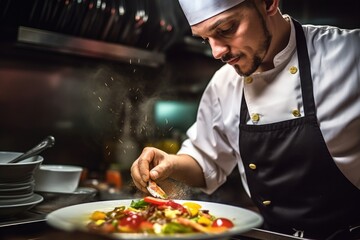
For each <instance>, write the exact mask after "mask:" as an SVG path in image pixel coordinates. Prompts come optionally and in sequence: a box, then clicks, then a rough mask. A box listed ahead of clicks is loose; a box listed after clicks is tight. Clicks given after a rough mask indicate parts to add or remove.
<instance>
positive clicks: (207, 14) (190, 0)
mask: <svg viewBox="0 0 360 240" xmlns="http://www.w3.org/2000/svg"><path fill="white" fill-rule="evenodd" d="M243 1H245V0H179V3H180V6H181V8H182V10H183V12H184V14H185V17H186V18H187V20H188V22H189V24H190V26H192V25H195V24H197V23H199V22H202V21H204V20H206V19H208V18H211V17H213V16H215V15H217V14H219V13H222V12H224V11H226V10H228V9H230V8H232V7H234V6H236V5H237V4H239V3H242V2H243Z"/></svg>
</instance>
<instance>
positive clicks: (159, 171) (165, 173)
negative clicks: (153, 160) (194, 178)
mask: <svg viewBox="0 0 360 240" xmlns="http://www.w3.org/2000/svg"><path fill="white" fill-rule="evenodd" d="M170 163H171V162H170V157H169V155H163V158H162V161H160V162H159V164H157V165H156V166H154V167H153V168H152V169H151V170H150V178H151V179H153V180H160V181H162V180H165V179H166V178H168V177H169V176H170V173H171V164H170Z"/></svg>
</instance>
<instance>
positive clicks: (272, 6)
mask: <svg viewBox="0 0 360 240" xmlns="http://www.w3.org/2000/svg"><path fill="white" fill-rule="evenodd" d="M279 1H280V0H264V2H265V6H266V12H267V13H268V15H273V14H275V13H276V12H277V10H278V7H279Z"/></svg>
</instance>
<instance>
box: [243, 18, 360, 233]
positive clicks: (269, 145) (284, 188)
mask: <svg viewBox="0 0 360 240" xmlns="http://www.w3.org/2000/svg"><path fill="white" fill-rule="evenodd" d="M294 24H295V30H296V45H297V52H298V59H299V71H300V79H301V89H302V98H303V104H304V112H305V116H303V117H300V118H296V119H293V120H287V121H283V122H277V123H272V124H265V125H247V124H246V121H247V119H248V117H249V113H248V109H247V106H246V101H245V97H244V94H243V98H242V104H241V110H240V126H239V128H240V136H239V145H240V146H239V147H240V154H241V157H242V160H243V162H244V167H245V174H246V177H247V182H248V185H249V189H250V193H251V198H252V200H253V201H254V203H255V205H256V206H257V207H258V208H259V211H260V213H261V214H262V216H263V217H264V226H263V227H264V228H265V229H268V230H271V231H277V232H282V233H285V234H293V233H294V231H295V230H301V231H304V237H310V238H315V239H325V238H328V237H329V236H330V235H332V234H333V233H334V232H335V231H337V230H340V231H341V232H342V233H343V232H345V233H344V234H345V235H346V238H343V237H344V236H345V235H344V236H343V237H342V238H343V239H350V238H348V237H349V235H348V234H349V230H348V229H349V226H352V225H358V224H359V223H360V190H359V189H358V188H356V187H355V186H354V185H353V184H352V183H351V182H350V181H349V180H348V179H347V178H346V177H345V176H344V175H343V174H342V173H341V171H340V170H339V169H338V167H337V166H336V164H335V163H334V160H333V158H332V157H331V155H330V153H329V151H328V149H327V146H326V144H325V140H324V138H323V136H322V133H321V131H320V128H319V125H318V122H317V119H316V114H315V104H314V97H313V87H312V77H311V71H310V61H309V56H308V52H307V47H306V40H305V35H304V32H303V29H302V26H301V25H300V24H299V23H298V22H296V21H295V20H294ZM359 174H360V173H359ZM342 229H345V230H344V231H342ZM334 239H335V238H334ZM354 239H355V238H354Z"/></svg>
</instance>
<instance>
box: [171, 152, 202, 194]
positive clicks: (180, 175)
mask: <svg viewBox="0 0 360 240" xmlns="http://www.w3.org/2000/svg"><path fill="white" fill-rule="evenodd" d="M173 164H174V165H173V170H174V171H173V174H172V175H171V177H172V178H173V179H175V180H178V181H181V182H183V183H185V184H187V185H189V186H192V187H205V179H204V173H203V171H202V168H201V167H200V165H199V164H198V163H197V161H195V159H193V158H192V157H191V156H189V155H186V154H181V155H174V159H173Z"/></svg>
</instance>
